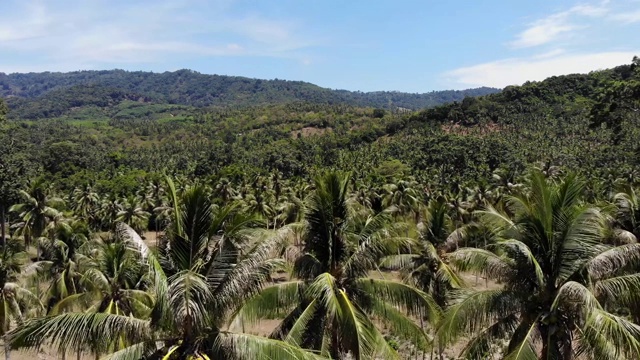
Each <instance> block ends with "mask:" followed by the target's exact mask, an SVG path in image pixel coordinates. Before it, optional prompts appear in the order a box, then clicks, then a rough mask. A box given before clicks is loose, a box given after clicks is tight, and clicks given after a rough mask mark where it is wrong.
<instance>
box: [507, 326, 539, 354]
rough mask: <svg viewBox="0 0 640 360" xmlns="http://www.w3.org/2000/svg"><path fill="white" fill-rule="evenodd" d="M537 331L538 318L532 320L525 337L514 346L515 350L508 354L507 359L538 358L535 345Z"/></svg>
mask: <svg viewBox="0 0 640 360" xmlns="http://www.w3.org/2000/svg"><path fill="white" fill-rule="evenodd" d="M538 335H539V334H538V333H537V320H536V321H533V322H531V324H529V327H528V328H527V329H526V332H524V333H523V337H522V339H521V340H520V342H519V343H518V344H517V345H516V346H514V347H513V350H512V351H511V352H510V353H509V354H507V356H506V357H505V358H504V359H505V360H538V354H536V351H535V347H534V340H535V337H536V336H538Z"/></svg>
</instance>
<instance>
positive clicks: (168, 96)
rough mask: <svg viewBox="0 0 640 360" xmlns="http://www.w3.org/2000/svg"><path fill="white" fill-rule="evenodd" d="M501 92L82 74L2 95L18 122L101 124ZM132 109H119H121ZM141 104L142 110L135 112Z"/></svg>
mask: <svg viewBox="0 0 640 360" xmlns="http://www.w3.org/2000/svg"><path fill="white" fill-rule="evenodd" d="M496 91H498V89H492V88H479V89H470V90H464V91H452V90H451V91H434V92H431V93H426V94H409V93H401V92H388V91H378V92H370V93H363V92H359V91H357V92H352V91H346V90H330V89H325V88H321V87H319V86H316V85H313V84H309V83H305V82H301V81H285V80H277V79H276V80H259V79H249V78H243V77H235V76H220V75H204V74H200V73H197V72H195V71H190V70H179V71H175V72H165V73H161V74H159V73H150V72H140V71H138V72H127V71H123V70H111V71H80V72H72V73H49V72H46V73H30V74H9V75H6V74H4V73H0V97H3V98H7V99H8V102H9V105H10V107H11V108H12V109H13V110H12V113H11V116H12V117H13V118H15V119H22V120H26V119H34V120H35V119H46V118H59V117H63V118H75V119H99V118H105V117H109V118H120V117H122V116H130V117H132V118H140V117H149V116H150V114H157V113H167V112H170V113H172V114H173V115H175V112H176V111H180V110H182V109H185V108H189V107H198V108H202V107H219V106H224V107H229V106H236V107H237V106H241V107H246V106H256V105H267V104H286V103H292V102H309V103H316V104H327V105H331V104H345V105H352V106H361V107H377V108H386V109H398V108H401V109H413V110H417V109H422V108H426V107H430V106H435V105H440V104H443V103H447V102H451V101H459V100H462V99H463V98H464V97H465V96H479V95H485V94H490V93H494V92H496ZM123 102H124V103H126V104H127V105H125V108H126V109H129V110H126V109H119V108H120V105H121V104H122V103H123ZM131 102H134V103H138V106H141V107H142V108H139V109H136V110H133V109H134V108H135V107H137V106H136V105H133V106H132V105H130V103H131Z"/></svg>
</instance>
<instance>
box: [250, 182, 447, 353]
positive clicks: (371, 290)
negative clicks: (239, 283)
mask: <svg viewBox="0 0 640 360" xmlns="http://www.w3.org/2000/svg"><path fill="white" fill-rule="evenodd" d="M348 184H349V177H348V176H346V175H342V174H339V173H328V174H326V175H324V176H320V177H318V178H316V180H315V192H314V193H312V195H311V196H310V197H309V198H308V199H307V203H306V207H305V208H306V211H305V225H306V232H305V235H304V253H303V254H302V255H301V256H300V257H299V258H298V259H297V260H296V262H295V264H294V275H296V277H297V278H298V279H299V280H293V281H289V282H285V283H277V284H273V285H272V286H269V287H267V288H265V289H264V290H263V291H262V292H261V293H260V294H259V295H257V296H255V297H254V298H253V299H251V300H250V301H249V302H247V304H246V305H245V306H244V307H243V308H242V309H241V310H240V312H239V317H241V318H242V319H244V320H246V321H253V320H257V319H260V318H263V317H270V316H271V317H276V316H279V315H283V312H284V311H285V310H289V311H290V312H289V313H288V314H284V315H286V316H285V318H284V320H283V322H282V324H281V325H280V326H279V327H278V329H276V331H275V332H274V334H273V337H276V338H279V339H281V340H283V341H286V342H288V343H291V344H294V345H300V346H303V347H305V348H309V349H313V350H316V351H320V352H321V354H323V355H325V356H329V357H331V358H332V359H343V358H345V357H346V356H348V354H350V356H352V357H353V358H355V359H358V360H360V359H373V358H375V357H376V356H382V357H383V358H385V359H394V358H398V354H397V353H396V351H395V350H394V349H392V348H391V347H390V346H389V345H388V343H387V342H386V340H385V339H384V337H383V336H382V334H381V332H380V329H379V328H378V323H376V322H374V321H373V320H372V318H373V317H375V318H376V320H379V323H381V324H385V325H387V326H389V327H391V329H392V330H393V332H394V334H395V335H397V336H399V337H402V338H404V339H406V340H409V341H411V342H412V343H414V344H415V345H416V347H418V348H420V349H423V350H424V349H425V348H426V347H427V346H428V343H429V341H430V340H429V339H428V338H427V336H426V335H425V334H424V332H423V331H422V330H421V328H420V326H419V325H417V324H415V323H414V321H413V320H411V319H410V318H409V317H408V316H407V314H412V315H416V316H423V315H425V316H427V318H430V319H431V320H433V319H435V318H436V317H437V316H438V313H439V309H438V307H437V305H436V304H435V303H434V302H433V300H432V299H431V298H430V297H429V295H427V294H426V293H424V292H422V291H420V290H418V289H415V288H413V287H411V286H408V285H405V284H403V283H400V282H397V281H393V280H386V279H373V278H370V277H369V274H368V272H369V271H370V270H374V269H376V264H377V261H378V260H379V259H380V258H381V257H382V256H383V255H387V254H389V253H395V252H397V250H398V249H399V247H401V246H406V245H407V244H408V242H406V241H405V239H402V238H400V237H398V236H397V234H398V233H399V232H402V231H403V229H402V228H401V227H399V226H394V224H393V222H392V221H391V220H392V217H391V216H390V213H389V212H383V213H380V214H377V215H375V216H374V215H369V212H365V213H355V212H354V211H352V208H350V207H349V205H348V190H347V187H348Z"/></svg>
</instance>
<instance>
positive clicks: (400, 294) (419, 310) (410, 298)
mask: <svg viewBox="0 0 640 360" xmlns="http://www.w3.org/2000/svg"><path fill="white" fill-rule="evenodd" d="M356 286H357V287H358V289H360V290H361V291H363V292H364V293H366V294H369V296H371V297H373V298H377V299H380V300H382V301H385V302H387V303H389V304H391V305H393V306H396V307H399V308H400V309H403V310H405V311H407V312H408V313H410V314H412V315H419V316H424V317H426V318H427V320H428V321H429V322H431V323H432V324H435V323H437V322H438V320H439V319H440V316H441V314H442V310H441V309H440V307H439V306H438V304H437V303H436V302H435V301H434V300H433V298H432V297H431V296H430V295H429V294H427V293H425V292H423V291H421V290H419V289H416V288H414V287H412V286H410V285H407V284H403V283H401V282H397V281H393V280H382V279H371V278H361V279H358V280H357V281H356Z"/></svg>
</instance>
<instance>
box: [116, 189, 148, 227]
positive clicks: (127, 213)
mask: <svg viewBox="0 0 640 360" xmlns="http://www.w3.org/2000/svg"><path fill="white" fill-rule="evenodd" d="M149 216H151V214H149V213H148V212H146V211H144V209H143V208H142V206H141V204H140V203H139V202H138V199H137V198H136V197H135V196H129V197H128V198H127V199H126V200H125V201H123V202H122V209H121V210H120V211H118V214H117V216H116V221H119V222H123V223H125V224H127V225H129V226H131V228H133V229H134V230H135V231H136V232H138V233H141V232H143V231H144V230H146V229H147V226H148V225H149Z"/></svg>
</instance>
